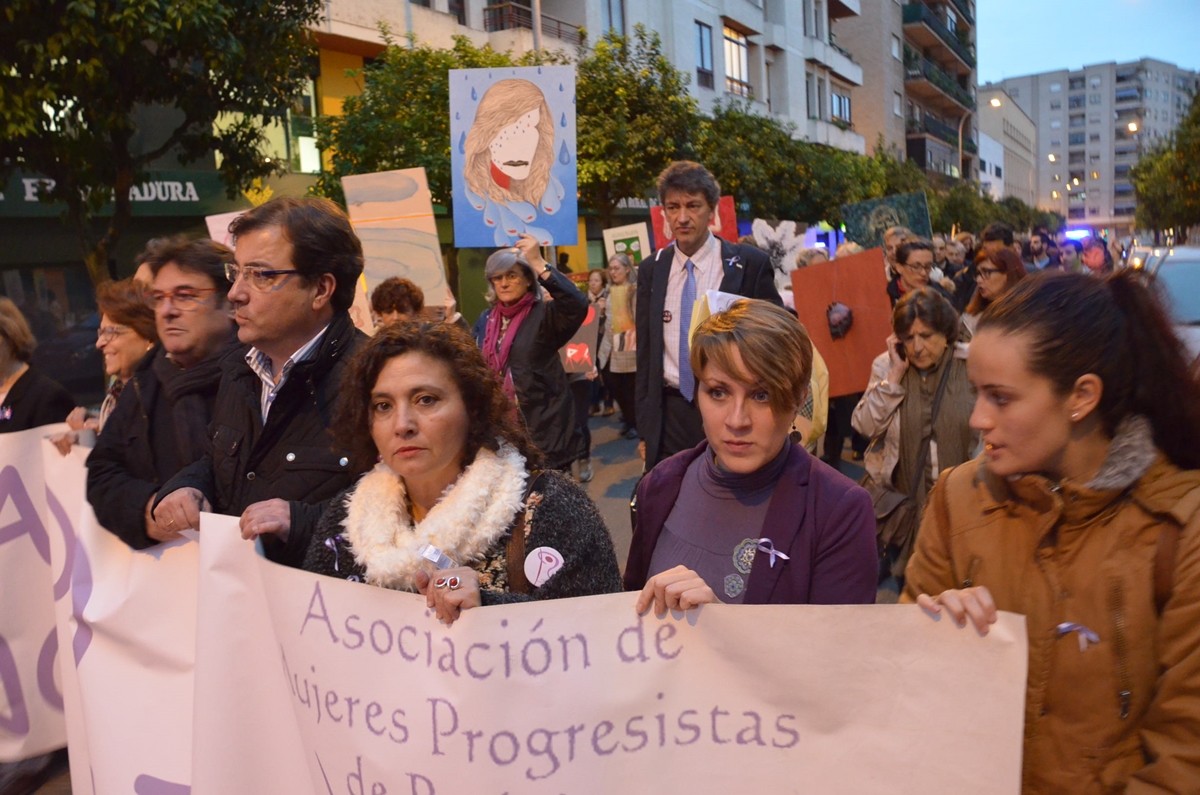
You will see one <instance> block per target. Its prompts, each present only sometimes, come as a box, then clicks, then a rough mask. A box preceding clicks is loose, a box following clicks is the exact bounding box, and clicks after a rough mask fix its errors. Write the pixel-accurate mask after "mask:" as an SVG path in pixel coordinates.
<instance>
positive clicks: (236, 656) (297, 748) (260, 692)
mask: <svg viewBox="0 0 1200 795" xmlns="http://www.w3.org/2000/svg"><path fill="white" fill-rule="evenodd" d="M200 526H201V536H202V537H203V538H204V542H203V543H202V544H200V605H199V611H198V616H197V620H196V690H195V694H196V712H195V722H194V731H193V737H194V738H195V741H194V744H193V750H192V770H193V773H192V795H230V793H254V795H317V793H316V791H315V790H314V789H313V788H312V782H311V780H310V778H309V776H308V765H307V763H306V762H305V757H304V747H303V745H302V743H301V741H300V730H299V727H298V726H297V725H296V721H295V720H294V719H293V718H292V715H291V706H290V704H291V694H290V693H289V692H288V686H287V684H286V683H285V681H284V679H283V677H282V676H280V670H281V669H280V665H279V659H280V658H279V646H278V645H277V644H276V643H275V630H274V629H273V628H272V626H271V614H270V610H269V608H268V607H267V596H266V592H265V590H264V586H263V577H262V573H261V571H260V569H259V558H258V556H257V555H256V554H255V552H254V544H252V543H251V542H249V541H245V540H243V539H242V534H241V530H240V529H239V528H238V519H237V517H231V516H218V515H216V514H208V513H206V514H203V515H202V516H201V519H200ZM321 792H322V795H324V790H322V791H321Z"/></svg>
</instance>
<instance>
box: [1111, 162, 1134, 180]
mask: <svg viewBox="0 0 1200 795" xmlns="http://www.w3.org/2000/svg"><path fill="white" fill-rule="evenodd" d="M1129 168H1130V167H1129V166H1128V165H1121V166H1115V167H1114V168H1113V179H1129Z"/></svg>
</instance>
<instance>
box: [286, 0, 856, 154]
mask: <svg viewBox="0 0 1200 795" xmlns="http://www.w3.org/2000/svg"><path fill="white" fill-rule="evenodd" d="M540 10H541V15H540V35H541V46H542V47H543V48H545V49H558V50H564V51H566V52H568V53H573V52H574V50H575V48H576V47H577V46H578V44H579V43H580V41H581V40H582V31H583V30H586V31H588V35H589V37H590V38H592V39H594V38H597V37H598V36H599V35H601V34H602V32H604V31H608V30H616V31H618V32H620V33H622V34H626V35H628V34H631V33H632V32H633V28H634V26H635V25H638V24H643V25H645V26H646V28H647V29H649V30H652V31H655V32H657V33H658V34H659V36H660V37H661V39H662V43H663V50H664V52H665V54H666V56H667V57H668V58H669V59H670V60H671V62H672V63H674V64H675V66H676V68H678V69H680V70H681V71H683V72H685V73H686V74H688V75H689V77H690V79H691V82H690V85H689V90H690V91H691V93H692V95H693V96H695V97H696V99H697V101H698V102H699V104H700V108H701V109H702V110H703V111H711V110H712V108H713V106H714V105H715V104H716V103H718V102H721V101H730V100H736V101H745V102H748V103H749V104H750V107H751V108H752V109H753V110H755V111H756V112H758V113H761V114H764V115H767V114H770V115H773V116H776V117H777V118H779V119H781V120H782V121H785V122H790V123H791V124H793V125H794V126H795V128H796V131H797V135H798V136H799V137H803V138H805V139H806V140H810V141H813V142H816V143H821V144H826V145H829V146H834V147H837V148H840V149H846V150H849V151H854V152H859V153H862V152H865V151H866V139H865V138H864V137H863V136H862V135H861V134H859V133H858V132H856V131H855V130H854V125H855V120H854V117H853V110H855V109H854V108H852V103H851V97H852V90H857V89H858V88H860V87H861V86H862V84H863V76H862V75H863V70H862V67H861V66H860V65H859V64H858V63H856V62H855V60H854V58H853V57H852V56H851V55H850V53H849V52H848V51H847V50H846V49H844V48H843V47H842V46H840V45H839V43H838V41H837V35H838V30H839V29H840V25H842V24H844V20H846V19H848V18H852V17H855V16H857V15H858V14H859V13H860V0H795V2H780V0H662V1H661V2H658V1H656V2H653V3H629V2H628V0H541V3H540ZM380 22H383V23H384V24H385V25H387V27H388V28H389V29H390V31H391V32H392V34H393V35H394V36H397V37H399V36H403V35H405V34H406V33H407V32H410V31H411V32H412V33H413V34H414V35H415V36H416V38H417V40H418V41H421V42H427V43H429V44H432V45H434V46H443V47H450V46H452V45H453V38H452V37H453V36H456V35H462V36H466V37H468V38H469V39H471V40H472V41H473V42H475V43H476V44H478V45H483V44H491V45H492V47H493V48H495V49H499V50H512V51H514V52H524V51H527V50H531V49H534V47H535V40H534V37H535V30H534V28H535V27H539V26H538V25H535V12H534V9H533V0H515V1H514V2H494V0H408V2H396V0H329V2H328V3H327V5H326V13H325V17H324V19H323V20H322V21H321V23H320V24H319V25H318V27H317V31H316V33H317V41H318V43H319V45H320V75H319V77H317V78H316V79H315V80H314V82H313V86H312V91H311V95H310V96H309V97H308V98H307V100H306V102H305V104H304V106H303V108H301V109H300V110H299V111H298V112H297V114H296V116H297V120H296V121H294V122H293V124H292V125H291V126H292V129H293V131H294V132H293V135H292V139H293V140H291V141H290V142H289V143H288V151H289V156H290V157H291V160H292V164H293V168H295V169H296V170H301V171H316V170H319V166H320V161H319V157H318V156H317V154H316V151H315V142H314V141H312V139H311V119H306V118H304V115H305V113H306V112H310V113H319V114H332V115H336V114H338V113H340V111H341V105H342V102H343V101H344V99H345V97H347V96H349V95H351V94H354V93H356V92H357V91H358V90H359V86H358V85H357V83H356V82H355V81H353V80H348V79H347V78H345V76H344V75H345V71H346V69H348V68H359V67H361V66H362V65H363V63H364V60H365V59H369V58H372V57H374V56H376V55H378V54H379V53H380V52H382V50H383V46H384V43H383V37H382V35H381V33H380V31H379V24H380ZM309 108H311V111H307V110H306V109H309ZM306 132H307V135H305V133H306Z"/></svg>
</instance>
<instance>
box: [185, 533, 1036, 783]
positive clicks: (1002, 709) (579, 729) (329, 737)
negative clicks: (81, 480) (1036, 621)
mask: <svg viewBox="0 0 1200 795" xmlns="http://www.w3.org/2000/svg"><path fill="white" fill-rule="evenodd" d="M210 519H211V522H210ZM202 534H203V535H204V538H205V543H204V545H203V546H205V547H208V546H209V545H210V544H213V543H218V544H225V545H230V546H233V545H235V543H237V544H240V542H234V541H232V540H231V539H236V534H237V530H236V520H229V519H222V518H219V517H209V516H207V515H206V516H205V517H204V524H203V530H202ZM228 554H229V555H230V556H231V557H236V556H238V555H241V556H243V557H247V556H249V555H251V550H250V548H249V546H248V545H244V544H243V545H241V546H238V547H235V548H231V549H229V550H228ZM252 565H253V567H255V568H257V569H258V571H259V573H260V578H261V585H262V590H261V593H262V594H263V595H265V598H266V599H267V601H268V603H269V606H270V614H271V617H272V622H271V623H272V625H273V630H270V629H266V628H264V627H263V626H262V624H261V623H259V622H260V621H261V619H260V618H259V617H258V610H259V608H258V607H256V606H253V605H250V604H248V603H247V602H243V603H242V604H241V605H240V608H241V611H240V613H239V615H245V614H246V613H253V614H254V615H255V616H256V618H254V621H255V627H256V631H257V633H259V634H258V635H257V636H256V637H248V636H242V637H240V638H239V639H240V640H242V641H244V642H245V643H246V644H247V646H248V645H251V644H253V645H256V646H258V647H259V649H258V650H251V649H249V648H248V647H247V646H243V647H241V648H240V650H239V651H238V652H237V655H238V656H239V658H240V661H241V662H242V663H243V664H245V665H247V666H249V665H251V663H249V662H246V661H248V660H253V661H255V662H254V663H253V664H252V665H253V668H252V670H251V671H249V672H248V673H249V675H251V676H253V677H254V680H255V681H254V687H255V688H257V689H261V690H263V691H269V693H270V695H271V702H272V705H273V706H272V708H274V709H278V708H279V707H278V706H277V702H278V696H279V693H280V690H281V688H282V692H283V693H284V695H285V697H286V698H287V700H290V702H291V705H292V708H293V710H294V721H287V720H286V719H285V718H284V716H283V715H281V714H279V713H278V712H275V713H273V714H271V715H270V716H269V717H265V716H255V712H254V710H255V709H257V708H261V706H262V705H263V704H264V703H265V700H263V699H255V700H248V701H245V702H242V703H243V709H242V710H241V711H240V712H236V713H232V712H226V713H225V715H224V721H225V722H224V724H219V723H218V722H217V721H215V720H214V723H213V725H212V727H211V730H212V731H225V732H228V731H235V732H242V733H244V732H245V731H246V730H245V729H244V728H241V726H240V724H242V723H244V722H246V721H250V722H252V723H255V724H256V725H257V726H258V727H259V728H258V730H260V731H265V730H266V728H273V729H274V731H275V732H276V733H277V734H276V736H275V737H271V736H270V735H269V734H268V735H266V736H263V739H265V740H267V741H268V742H273V741H274V740H278V739H279V738H280V737H282V736H283V735H284V734H285V733H288V732H290V729H288V728H285V724H288V723H291V724H292V725H298V727H299V735H300V739H301V741H302V743H303V755H302V758H303V761H297V757H296V755H295V754H294V753H292V752H284V753H282V754H280V755H279V756H276V755H275V752H276V751H277V750H278V746H275V745H272V746H271V748H270V750H266V749H262V748H253V747H251V749H250V750H249V751H247V752H246V753H245V754H244V758H243V760H241V763H242V765H243V767H244V768H250V767H252V766H254V765H257V766H260V767H262V766H271V768H272V770H273V771H275V773H276V774H277V775H284V774H288V773H289V770H287V769H285V768H290V767H291V766H293V765H295V766H298V767H299V766H303V765H306V766H307V770H308V773H309V775H310V777H311V780H312V784H311V787H310V788H309V789H307V790H300V789H297V790H294V791H297V792H306V793H307V792H312V791H315V792H316V793H318V794H319V795H326V793H328V794H329V795H335V794H336V795H341V794H342V793H349V794H350V795H387V793H392V795H437V793H441V795H446V794H447V793H454V794H457V793H464V792H488V793H501V792H509V793H514V795H515V793H532V794H534V795H536V794H537V793H546V795H561V794H562V793H585V792H586V793H592V792H651V791H654V792H687V791H694V792H703V793H710V792H726V791H746V790H748V789H750V788H754V787H761V788H762V791H765V792H771V793H780V792H831V793H834V792H836V793H871V794H872V795H874V793H879V792H888V793H914V795H915V793H921V794H922V795H925V794H926V793H930V792H945V793H953V792H971V793H973V794H978V795H991V793H996V795H1000V794H1001V793H1003V794H1004V795H1013V793H1016V792H1018V791H1019V789H1020V771H1021V745H1022V729H1023V719H1024V714H1023V713H1024V694H1025V667H1026V636H1025V627H1024V619H1023V618H1021V617H1020V616H1015V615H1011V614H1004V615H1002V616H1001V618H1000V621H999V622H998V623H997V624H996V625H995V626H994V627H993V629H992V631H991V633H990V634H989V635H988V636H987V637H985V638H980V637H979V636H977V635H976V634H975V632H974V631H972V630H961V629H959V628H957V627H955V626H953V625H952V623H951V622H949V621H945V620H942V621H934V620H932V619H930V617H929V616H927V615H925V614H924V613H923V612H922V611H920V610H919V609H918V608H916V607H913V606H845V607H809V606H753V607H751V606H721V605H714V606H708V607H705V608H703V609H702V610H700V611H696V612H691V613H688V614H684V615H672V616H666V617H663V618H658V617H655V616H645V617H641V618H639V617H638V616H637V615H635V614H634V610H633V604H634V601H635V598H636V597H635V595H634V594H616V595H611V596H603V597H588V598H583V599H574V600H564V601H557V602H532V603H523V604H515V605H507V606H499V607H490V608H485V609H476V610H468V611H464V613H463V614H462V616H461V618H460V619H459V620H458V621H457V622H456V623H455V624H454V625H453V626H452V627H445V626H443V625H441V624H439V623H438V622H437V621H436V619H434V618H433V617H432V616H431V615H430V613H429V611H428V610H427V609H426V608H425V603H424V599H423V598H421V597H419V596H416V595H413V594H404V593H396V592H391V591H387V590H384V589H380V588H372V587H367V586H364V585H361V584H357V583H351V582H346V581H342V580H338V579H335V578H327V577H321V576H317V575H313V574H309V573H306V572H303V571H298V570H295V569H288V568H285V567H282V566H279V565H277V564H274V563H271V562H269V561H266V560H265V559H261V558H256V559H255V560H254V561H253V562H252ZM784 565H786V563H785V564H784ZM243 571H244V570H243ZM203 576H205V577H208V576H209V573H208V572H205V574H204V575H203ZM205 587H206V588H207V584H206V586H205ZM242 592H243V595H244V597H246V598H247V601H248V600H249V597H252V596H253V595H254V593H257V592H258V584H257V583H256V584H255V586H254V590H253V592H252V591H251V590H250V589H247V588H242ZM206 598H207V597H206ZM200 651H201V657H202V659H203V657H204V656H206V655H207V649H206V647H205V645H202V646H201V647H200ZM224 651H225V653H230V652H229V651H228V650H224ZM271 658H273V659H271ZM268 660H270V661H269V662H267V661H268ZM260 661H261V663H260ZM271 668H274V670H273V671H271V670H269V669H271ZM281 677H282V679H283V681H281ZM242 679H243V682H244V681H245V676H243V678H242ZM284 682H286V684H284ZM235 684H236V683H235V682H229V683H227V685H226V687H227V688H230V689H232V688H233V687H234V685H235ZM248 689H249V688H248V686H247V685H245V684H244V685H243V692H247V691H248ZM225 701H226V702H229V701H232V699H230V698H229V697H228V696H227V697H226V699H225ZM218 706H220V707H221V708H222V709H224V710H228V709H229V705H228V704H221V705H218ZM208 707H209V705H208V703H207V698H202V699H201V700H200V702H199V706H198V713H197V716H198V718H199V715H200V711H202V710H206V709H208ZM214 717H215V716H214ZM200 725H201V724H200V722H199V720H198V722H197V742H198V743H199V742H200V740H201V739H202V738H201V736H200ZM260 736H262V735H260ZM220 761H221V760H211V763H217V762H220ZM197 768H198V769H199V759H197ZM239 772H241V773H243V774H250V775H258V776H260V777H261V776H263V774H262V773H261V771H254V770H252V769H244V770H242V771H239ZM232 775H233V774H232V773H228V772H227V776H229V777H227V778H226V780H225V781H224V785H225V787H226V789H225V791H226V792H233V791H238V792H251V791H253V792H282V790H280V789H279V788H269V789H261V790H260V789H257V788H255V787H252V786H247V785H246V784H244V783H242V784H239V782H238V781H237V780H236V779H234V778H232Z"/></svg>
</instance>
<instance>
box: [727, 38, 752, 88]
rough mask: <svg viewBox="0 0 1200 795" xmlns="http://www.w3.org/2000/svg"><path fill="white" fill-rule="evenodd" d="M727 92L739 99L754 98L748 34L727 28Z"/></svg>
mask: <svg viewBox="0 0 1200 795" xmlns="http://www.w3.org/2000/svg"><path fill="white" fill-rule="evenodd" d="M725 90H726V91H728V92H729V93H730V94H737V95H738V96H739V97H753V96H754V88H753V87H752V86H751V85H750V45H749V42H747V41H746V34H744V33H739V32H738V31H736V30H734V29H733V28H731V27H728V26H727V27H726V28H725Z"/></svg>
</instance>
